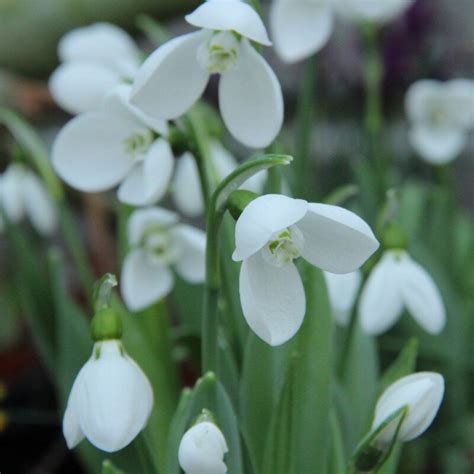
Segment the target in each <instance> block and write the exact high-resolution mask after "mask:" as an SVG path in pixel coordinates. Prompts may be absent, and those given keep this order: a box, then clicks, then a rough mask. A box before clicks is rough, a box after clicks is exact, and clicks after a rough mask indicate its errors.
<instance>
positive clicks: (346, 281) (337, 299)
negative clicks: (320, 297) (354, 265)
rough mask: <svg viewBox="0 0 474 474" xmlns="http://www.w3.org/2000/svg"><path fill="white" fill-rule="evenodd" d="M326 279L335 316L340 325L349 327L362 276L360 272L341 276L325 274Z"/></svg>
mask: <svg viewBox="0 0 474 474" xmlns="http://www.w3.org/2000/svg"><path fill="white" fill-rule="evenodd" d="M324 277H325V280H326V285H327V288H328V296H329V302H330V304H331V308H332V313H333V316H334V318H335V319H336V321H337V323H338V324H340V325H341V326H347V324H348V323H349V318H350V315H351V311H352V308H353V307H354V303H355V299H356V297H357V293H358V291H359V288H360V284H361V281H362V275H361V274H360V271H359V270H356V271H355V272H350V273H344V274H340V275H338V274H336V273H330V272H324Z"/></svg>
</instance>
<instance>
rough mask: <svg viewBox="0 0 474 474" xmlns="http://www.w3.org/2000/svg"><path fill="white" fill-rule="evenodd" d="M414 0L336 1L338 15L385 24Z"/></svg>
mask: <svg viewBox="0 0 474 474" xmlns="http://www.w3.org/2000/svg"><path fill="white" fill-rule="evenodd" d="M414 1H415V0H383V1H381V0H336V1H335V4H336V6H337V7H338V11H339V13H341V15H342V16H345V17H348V18H351V19H353V20H356V21H370V22H374V23H378V24H383V23H387V22H389V21H392V20H394V19H395V18H397V17H398V16H400V15H402V14H403V13H404V12H405V11H406V10H407V9H408V8H409V7H410V6H411V5H412V4H413V3H414Z"/></svg>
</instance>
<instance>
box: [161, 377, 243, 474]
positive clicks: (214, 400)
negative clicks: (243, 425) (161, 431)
mask: <svg viewBox="0 0 474 474" xmlns="http://www.w3.org/2000/svg"><path fill="white" fill-rule="evenodd" d="M203 409H206V410H209V411H210V412H211V413H212V414H213V415H214V417H215V419H216V422H217V424H218V426H219V428H220V429H221V431H222V433H223V434H224V437H225V439H226V441H227V445H228V447H229V452H228V453H227V454H226V457H225V460H224V461H225V463H226V464H227V469H228V472H231V473H232V474H243V467H242V450H241V447H240V437H239V429H238V423H237V417H236V415H235V412H234V410H233V408H232V403H231V401H230V399H229V397H228V395H227V393H226V391H225V389H224V387H223V386H222V384H221V383H220V382H219V381H218V380H217V379H216V377H215V375H214V374H212V373H210V372H209V373H207V374H206V375H204V376H203V377H201V378H200V379H199V380H198V381H197V383H196V385H195V387H194V389H193V390H192V392H191V393H189V392H184V393H183V395H182V396H181V400H180V403H179V406H178V410H177V411H176V414H175V417H174V418H173V421H172V424H171V428H170V437H169V442H168V449H167V454H166V469H165V471H164V472H166V474H179V473H180V472H181V471H180V468H179V463H178V448H179V443H180V442H181V438H182V437H183V434H184V433H185V432H186V431H187V430H188V429H189V428H190V427H191V425H192V423H193V422H194V421H195V419H196V417H197V416H198V415H200V414H201V412H202V410H203Z"/></svg>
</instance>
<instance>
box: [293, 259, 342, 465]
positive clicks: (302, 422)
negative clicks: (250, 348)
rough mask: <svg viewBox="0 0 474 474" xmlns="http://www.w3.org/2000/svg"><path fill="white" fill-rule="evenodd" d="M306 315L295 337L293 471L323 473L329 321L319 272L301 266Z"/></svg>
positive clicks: (327, 424)
mask: <svg viewBox="0 0 474 474" xmlns="http://www.w3.org/2000/svg"><path fill="white" fill-rule="evenodd" d="M302 276H303V282H304V285H305V291H306V315H305V320H304V323H303V326H302V327H301V329H300V331H299V333H298V335H297V336H296V337H297V345H298V352H299V354H300V361H299V363H298V365H297V366H296V370H295V382H294V387H293V389H294V392H295V395H294V405H293V410H294V412H295V414H294V417H293V418H294V420H295V431H294V437H293V439H292V446H293V449H294V450H295V456H296V460H295V468H296V472H297V473H300V472H318V473H321V474H323V473H324V472H325V471H326V469H327V465H328V459H329V450H330V443H329V440H330V437H329V436H328V433H330V419H329V416H330V413H331V404H332V402H331V393H332V373H333V371H334V352H333V351H334V347H333V337H334V336H333V329H334V327H333V318H332V315H331V308H330V305H329V299H328V295H327V289H326V281H325V279H324V275H323V273H322V271H321V270H319V269H318V268H315V267H313V266H311V265H309V264H306V262H305V264H304V265H302Z"/></svg>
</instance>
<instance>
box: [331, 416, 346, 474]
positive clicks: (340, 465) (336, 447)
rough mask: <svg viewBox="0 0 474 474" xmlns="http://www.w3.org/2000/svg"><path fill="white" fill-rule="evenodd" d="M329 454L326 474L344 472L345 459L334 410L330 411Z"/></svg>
mask: <svg viewBox="0 0 474 474" xmlns="http://www.w3.org/2000/svg"><path fill="white" fill-rule="evenodd" d="M330 420H331V452H330V457H329V468H328V474H341V473H343V472H344V470H345V466H346V458H345V454H344V441H343V439H342V432H341V425H340V423H339V420H338V418H337V415H336V411H335V410H334V409H332V410H331V419H330Z"/></svg>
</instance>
